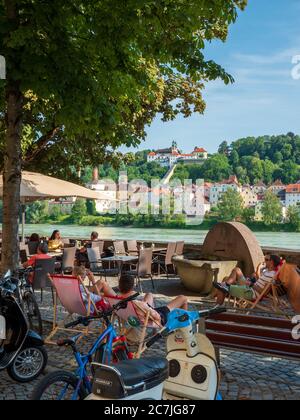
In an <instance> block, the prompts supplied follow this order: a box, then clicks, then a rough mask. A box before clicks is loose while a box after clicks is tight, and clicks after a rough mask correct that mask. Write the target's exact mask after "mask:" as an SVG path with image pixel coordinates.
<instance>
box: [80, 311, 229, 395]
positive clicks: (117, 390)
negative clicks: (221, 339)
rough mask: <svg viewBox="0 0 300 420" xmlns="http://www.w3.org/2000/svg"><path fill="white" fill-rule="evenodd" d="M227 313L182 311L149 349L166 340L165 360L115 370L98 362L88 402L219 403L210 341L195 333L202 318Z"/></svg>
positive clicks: (127, 363)
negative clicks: (182, 401) (164, 401)
mask: <svg viewBox="0 0 300 420" xmlns="http://www.w3.org/2000/svg"><path fill="white" fill-rule="evenodd" d="M223 312H226V308H223V307H222V308H221V307H217V308H214V309H211V310H205V311H200V312H187V311H184V310H181V309H178V310H174V311H172V312H171V313H170V314H169V317H168V322H167V324H166V326H165V327H164V328H163V329H162V330H161V331H160V332H159V333H158V334H156V335H155V336H154V337H152V338H151V339H150V340H149V341H148V342H147V344H146V347H147V348H150V347H151V346H153V344H154V343H156V342H157V341H158V340H159V339H161V338H165V337H167V338H168V339H167V358H165V359H164V358H145V359H140V360H129V361H124V362H120V363H118V364H117V365H114V366H105V365H103V364H99V363H94V364H93V366H94V369H95V375H94V380H93V390H92V392H93V393H92V394H91V395H89V396H88V397H87V400H162V399H164V400H220V399H221V396H220V395H219V384H220V372H219V369H218V363H217V358H216V353H215V349H214V347H213V345H212V343H211V342H210V340H209V339H208V338H207V337H206V336H205V335H204V334H200V333H198V332H197V328H196V323H197V322H198V321H199V320H200V319H202V318H208V317H209V318H210V317H213V316H214V315H217V314H220V313H223Z"/></svg>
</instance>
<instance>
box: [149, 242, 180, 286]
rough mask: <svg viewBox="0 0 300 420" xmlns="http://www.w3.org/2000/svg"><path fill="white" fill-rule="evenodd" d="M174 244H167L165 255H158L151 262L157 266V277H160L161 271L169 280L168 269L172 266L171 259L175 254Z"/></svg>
mask: <svg viewBox="0 0 300 420" xmlns="http://www.w3.org/2000/svg"><path fill="white" fill-rule="evenodd" d="M176 246H177V244H176V242H169V243H168V248H167V251H166V253H161V254H159V255H158V256H157V257H156V258H155V259H154V260H153V262H154V263H156V264H158V275H159V276H160V273H161V270H163V271H164V273H165V274H166V275H167V278H169V267H170V266H172V267H174V265H173V257H174V255H175V254H176Z"/></svg>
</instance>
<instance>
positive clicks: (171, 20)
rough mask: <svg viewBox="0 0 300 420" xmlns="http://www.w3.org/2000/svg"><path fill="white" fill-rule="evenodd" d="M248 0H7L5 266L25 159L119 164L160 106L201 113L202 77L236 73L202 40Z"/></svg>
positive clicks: (63, 165) (3, 40) (0, 47)
mask: <svg viewBox="0 0 300 420" xmlns="http://www.w3.org/2000/svg"><path fill="white" fill-rule="evenodd" d="M246 4H247V0H219V1H217V2H213V4H212V2H211V1H210V0H203V1H201V2H198V1H192V2H191V1H190V0H182V1H180V2H178V1H177V0H151V1H150V0H139V1H138V2H137V1H136V0H128V1H126V2H121V1H115V2H111V0H85V1H82V0H69V1H67V2H61V1H59V0H52V1H51V2H41V1H38V0H15V1H13V0H4V1H3V2H1V4H0V22H1V26H0V51H1V54H3V55H4V56H5V58H6V63H7V79H6V80H5V81H2V82H1V86H0V98H1V99H0V101H1V103H0V112H1V115H0V117H1V118H0V120H1V122H0V125H1V130H0V131H1V132H4V136H2V151H3V156H4V161H3V181H4V200H3V201H4V211H3V219H4V224H3V248H2V269H4V270H6V269H8V268H12V269H16V268H17V265H18V216H19V210H20V182H21V170H22V166H23V167H26V168H29V169H36V168H39V169H40V170H43V171H45V172H48V173H49V172H50V174H52V175H53V174H56V175H64V177H69V178H70V177H71V176H74V171H73V170H71V164H72V165H74V166H75V167H76V169H79V168H80V167H84V166H87V165H90V164H91V165H96V164H99V163H100V162H99V160H100V161H103V160H105V159H106V158H107V159H110V160H111V161H112V162H113V163H114V164H116V162H117V161H119V158H120V154H119V153H118V152H117V149H118V147H119V146H120V145H121V144H126V145H127V146H130V145H131V146H135V145H138V144H139V143H140V141H141V140H142V139H143V137H144V136H145V130H144V127H145V125H147V124H150V123H151V122H152V120H153V119H154V117H155V116H156V114H157V113H158V112H162V115H163V119H164V120H171V119H174V118H175V117H176V116H177V115H178V114H179V113H182V114H183V115H184V116H185V117H188V116H190V115H191V114H192V113H193V112H200V113H203V112H204V110H205V103H204V101H203V98H202V94H201V91H202V88H203V81H208V80H215V79H217V78H221V79H222V80H223V81H224V82H225V83H230V82H232V81H233V79H232V78H231V77H230V76H229V75H228V74H227V73H226V72H225V70H224V69H223V68H222V67H220V66H219V65H217V64H216V63H215V62H213V61H212V60H209V61H207V60H205V57H204V54H203V52H202V50H203V49H204V47H205V41H206V40H208V41H211V40H213V39H216V38H218V39H221V40H223V41H225V40H226V37H227V34H228V27H229V25H230V24H232V23H233V22H234V21H235V19H236V18H237V11H238V10H237V9H238V8H242V9H243V8H244V7H245V6H246ZM108 148H110V149H109V150H110V151H108Z"/></svg>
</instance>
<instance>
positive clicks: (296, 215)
mask: <svg viewBox="0 0 300 420" xmlns="http://www.w3.org/2000/svg"><path fill="white" fill-rule="evenodd" d="M287 217H288V221H289V224H290V226H291V227H292V228H293V230H295V231H300V207H299V206H291V207H289V208H288V214H287Z"/></svg>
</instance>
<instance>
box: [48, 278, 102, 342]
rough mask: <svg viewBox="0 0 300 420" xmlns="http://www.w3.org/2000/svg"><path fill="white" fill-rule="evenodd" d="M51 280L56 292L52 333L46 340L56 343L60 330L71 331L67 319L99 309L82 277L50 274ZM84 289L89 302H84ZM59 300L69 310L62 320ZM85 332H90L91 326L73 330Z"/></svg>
mask: <svg viewBox="0 0 300 420" xmlns="http://www.w3.org/2000/svg"><path fill="white" fill-rule="evenodd" d="M49 280H50V281H51V283H52V285H53V288H54V290H55V293H54V305H53V327H52V331H51V333H50V335H49V336H48V337H47V339H46V340H45V341H46V343H48V344H54V343H53V342H52V339H53V337H54V336H55V334H56V333H58V332H59V331H69V330H67V329H66V328H64V327H63V326H64V325H65V323H66V321H67V319H68V318H69V317H70V316H72V315H79V316H84V317H85V316H90V315H91V314H93V313H95V314H97V313H98V310H97V308H96V306H95V304H94V303H93V301H92V299H91V294H90V292H89V291H88V289H87V288H86V286H85V285H84V282H83V281H82V279H81V277H73V276H65V275H51V276H50V275H49ZM82 290H83V291H84V294H85V295H86V297H87V303H85V302H84V300H83V297H82ZM58 300H59V301H60V303H61V304H62V306H63V307H64V309H65V310H66V311H67V312H68V315H67V316H66V318H65V319H64V321H62V322H58V316H57V309H58V305H57V303H58ZM74 331H75V332H78V333H83V334H85V335H88V334H89V327H87V328H85V329H84V330H79V329H76V330H74V329H73V330H72V332H74Z"/></svg>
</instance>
